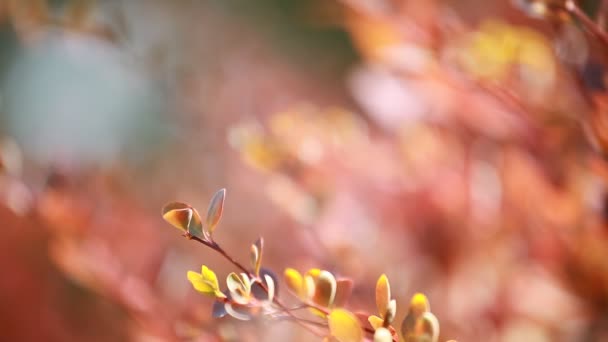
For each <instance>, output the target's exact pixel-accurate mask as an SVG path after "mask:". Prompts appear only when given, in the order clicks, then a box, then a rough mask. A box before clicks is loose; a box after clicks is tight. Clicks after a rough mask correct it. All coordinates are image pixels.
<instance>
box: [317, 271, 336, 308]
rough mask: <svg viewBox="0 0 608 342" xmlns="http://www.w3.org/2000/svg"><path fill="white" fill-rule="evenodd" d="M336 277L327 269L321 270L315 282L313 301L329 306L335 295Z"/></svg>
mask: <svg viewBox="0 0 608 342" xmlns="http://www.w3.org/2000/svg"><path fill="white" fill-rule="evenodd" d="M336 287H337V285H336V278H335V277H334V275H333V274H331V273H330V272H328V271H321V272H320V273H319V276H318V277H317V281H316V282H315V294H314V296H313V302H315V303H316V304H318V305H321V306H324V307H330V306H332V304H333V303H334V299H335V297H336Z"/></svg>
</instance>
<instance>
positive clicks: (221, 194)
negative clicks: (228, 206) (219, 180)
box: [205, 189, 226, 236]
mask: <svg viewBox="0 0 608 342" xmlns="http://www.w3.org/2000/svg"><path fill="white" fill-rule="evenodd" d="M225 197H226V189H220V190H219V191H218V192H216V193H215V195H213V198H212V199H211V202H209V208H208V209H207V219H206V220H205V228H206V230H207V233H208V234H209V236H211V235H212V234H213V231H214V230H215V227H216V226H217V224H218V222H220V218H222V212H223V211H224V199H225Z"/></svg>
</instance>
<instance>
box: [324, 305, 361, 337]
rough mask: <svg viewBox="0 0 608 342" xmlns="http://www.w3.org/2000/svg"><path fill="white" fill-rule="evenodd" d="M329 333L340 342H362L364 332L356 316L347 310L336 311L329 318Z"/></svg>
mask: <svg viewBox="0 0 608 342" xmlns="http://www.w3.org/2000/svg"><path fill="white" fill-rule="evenodd" d="M327 323H328V324H329V332H330V333H331V335H332V336H333V337H335V338H336V339H338V341H340V342H361V341H362V340H363V330H362V329H361V324H360V323H359V320H358V319H357V317H356V316H355V315H353V314H352V313H351V312H350V311H348V310H345V309H335V310H332V312H330V313H329V316H327Z"/></svg>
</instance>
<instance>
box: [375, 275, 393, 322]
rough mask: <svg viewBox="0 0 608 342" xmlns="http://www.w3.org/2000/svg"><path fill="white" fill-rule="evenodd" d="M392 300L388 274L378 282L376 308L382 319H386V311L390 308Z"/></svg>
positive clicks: (382, 276)
mask: <svg viewBox="0 0 608 342" xmlns="http://www.w3.org/2000/svg"><path fill="white" fill-rule="evenodd" d="M390 300H391V287H390V284H389V282H388V278H387V277H386V274H383V275H381V276H380V278H378V281H377V282H376V307H377V308H378V313H379V314H380V316H381V317H383V318H384V315H385V314H386V310H387V308H388V304H389V302H390Z"/></svg>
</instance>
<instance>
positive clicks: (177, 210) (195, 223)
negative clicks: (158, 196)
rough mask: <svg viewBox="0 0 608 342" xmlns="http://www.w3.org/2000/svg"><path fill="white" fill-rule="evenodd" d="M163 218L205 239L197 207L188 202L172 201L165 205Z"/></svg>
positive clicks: (178, 227)
mask: <svg viewBox="0 0 608 342" xmlns="http://www.w3.org/2000/svg"><path fill="white" fill-rule="evenodd" d="M162 215H163V219H164V220H165V221H167V222H168V223H169V224H171V225H172V226H174V227H175V228H177V229H180V230H183V231H186V232H188V233H190V235H192V236H196V237H198V238H200V239H205V235H204V234H203V225H202V223H201V217H200V216H199V214H198V212H197V211H196V209H194V208H193V207H192V206H190V205H189V204H186V203H182V202H171V203H169V204H167V205H165V206H164V207H163V210H162Z"/></svg>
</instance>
